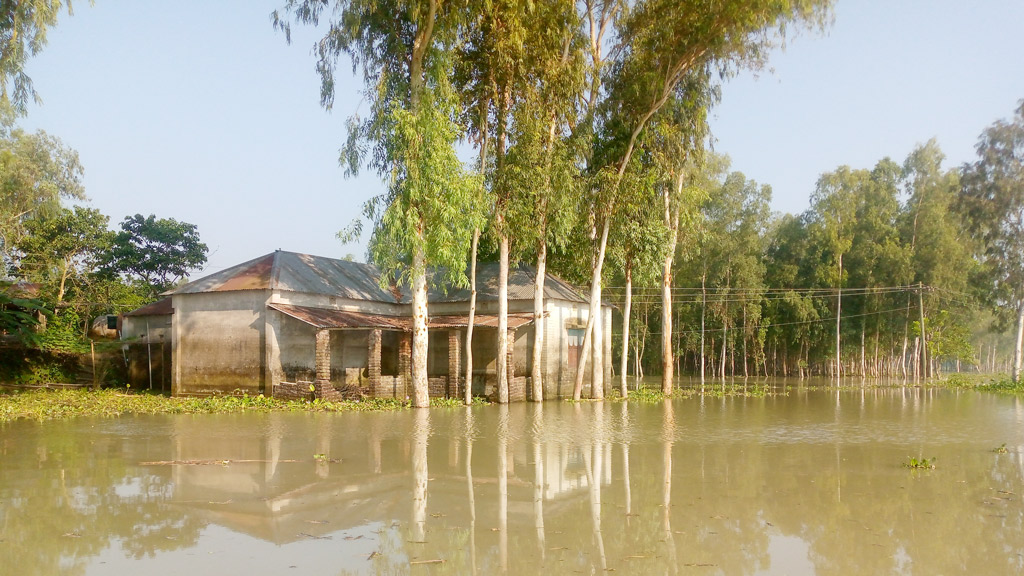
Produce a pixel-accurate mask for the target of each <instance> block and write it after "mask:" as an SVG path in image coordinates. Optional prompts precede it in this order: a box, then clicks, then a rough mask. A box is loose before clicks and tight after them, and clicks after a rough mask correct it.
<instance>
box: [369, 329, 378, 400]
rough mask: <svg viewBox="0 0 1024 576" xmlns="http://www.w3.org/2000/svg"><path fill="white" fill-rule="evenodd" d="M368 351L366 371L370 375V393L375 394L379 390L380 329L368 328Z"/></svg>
mask: <svg viewBox="0 0 1024 576" xmlns="http://www.w3.org/2000/svg"><path fill="white" fill-rule="evenodd" d="M368 340H369V348H370V350H369V352H368V354H367V364H368V366H367V372H368V373H369V377H370V395H371V396H376V395H377V394H378V392H379V391H380V330H379V329H373V330H370V337H369V338H368Z"/></svg>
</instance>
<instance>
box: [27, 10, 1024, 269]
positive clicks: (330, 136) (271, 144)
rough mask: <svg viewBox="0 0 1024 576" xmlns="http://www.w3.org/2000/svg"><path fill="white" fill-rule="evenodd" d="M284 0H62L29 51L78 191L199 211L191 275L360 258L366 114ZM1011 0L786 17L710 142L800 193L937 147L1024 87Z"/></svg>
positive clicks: (367, 181) (718, 113) (970, 131)
mask: <svg viewBox="0 0 1024 576" xmlns="http://www.w3.org/2000/svg"><path fill="white" fill-rule="evenodd" d="M282 4H283V0H216V1H209V0H205V1H204V0H176V1H170V0H167V1H157V0H145V1H140V0H95V4H94V5H92V6H90V5H88V3H86V2H84V1H77V2H75V3H74V5H75V11H74V15H73V16H70V17H67V16H65V17H63V18H62V19H61V20H60V22H59V23H58V25H57V26H56V27H55V28H53V29H52V30H51V31H50V32H49V34H48V41H49V42H48V45H47V46H46V47H45V48H44V49H43V51H42V52H41V53H39V54H38V55H37V56H35V57H34V58H33V59H32V60H31V61H30V62H29V64H28V67H27V69H28V73H29V75H30V76H31V77H32V79H33V82H34V84H35V88H36V90H37V91H38V92H39V94H40V96H41V97H42V99H43V103H42V104H41V105H33V106H31V107H30V109H29V113H28V116H27V117H26V118H25V119H23V121H22V122H21V125H22V126H23V127H25V128H26V129H29V130H45V131H46V132H48V133H50V134H52V135H54V136H57V137H59V138H61V139H62V140H63V141H64V143H65V144H66V145H68V146H70V147H71V148H74V149H75V150H77V151H78V153H79V156H80V160H81V162H82V164H83V165H84V167H85V176H84V184H85V189H86V194H87V195H88V196H89V198H90V201H89V203H88V205H90V206H92V207H94V208H98V209H99V210H100V211H101V212H103V213H104V214H107V215H108V216H109V217H110V220H111V228H112V229H116V228H117V225H118V223H119V222H121V220H123V219H124V218H125V217H126V216H131V215H134V214H143V215H149V214H155V215H156V216H157V217H158V218H174V219H176V220H179V221H184V222H189V223H192V224H195V225H197V227H198V230H199V234H200V236H201V238H202V240H203V241H204V242H205V243H206V244H207V245H208V246H209V248H210V254H209V261H208V263H207V265H206V267H205V268H204V269H203V270H200V271H196V272H194V273H193V274H192V277H193V278H197V277H200V276H203V275H206V274H209V273H213V272H216V271H219V270H222V269H224V268H227V267H229V266H232V265H234V264H238V263H241V262H243V261H246V260H249V259H252V258H256V257H258V256H261V255H263V254H266V253H268V252H272V251H273V250H275V249H282V250H289V251H294V252H303V253H309V254H316V255H321V256H332V257H343V256H346V255H349V254H351V255H354V256H355V257H356V259H359V260H362V259H363V258H364V252H365V240H364V241H363V243H360V244H354V245H347V246H346V245H342V244H341V243H340V242H339V241H338V240H337V238H336V236H335V235H336V233H337V231H338V230H340V229H342V228H343V227H345V226H346V225H348V224H349V223H350V222H351V221H352V220H353V219H354V218H356V217H358V216H359V215H360V207H361V206H362V204H363V202H364V201H365V200H367V199H368V198H370V197H372V196H373V195H376V194H379V193H381V192H382V191H383V189H384V188H383V185H382V183H381V179H380V178H379V177H378V176H377V174H375V173H374V172H373V171H372V170H369V169H364V170H363V171H362V172H361V173H360V175H359V176H357V177H350V178H346V177H345V174H344V171H343V170H342V168H341V167H339V165H338V150H339V148H340V147H341V145H342V143H343V142H344V139H345V126H344V124H345V120H346V119H347V118H348V117H349V116H350V115H352V114H353V113H356V112H361V113H363V114H365V113H366V112H367V111H368V105H367V103H366V102H364V101H363V100H362V98H361V93H362V83H361V80H360V79H358V78H356V77H353V76H350V75H348V72H350V70H351V68H350V67H349V65H348V64H347V61H344V62H343V63H342V64H341V65H340V72H341V75H340V76H339V82H338V86H337V94H336V101H335V103H334V107H333V109H332V110H330V111H328V110H325V109H324V108H323V107H321V106H320V81H319V77H318V76H317V74H316V71H315V69H314V64H315V59H314V56H313V55H312V52H311V48H312V46H313V43H314V42H315V40H316V39H317V38H318V35H317V31H316V30H313V29H310V28H303V27H296V28H295V29H294V30H293V38H292V43H291V45H289V44H288V43H287V42H286V41H285V38H284V35H283V34H282V33H280V32H278V31H275V30H274V29H273V27H272V25H271V21H270V13H271V12H272V11H273V10H274V9H275V8H279V7H280V6H281V5H282ZM1022 31H1024V2H1021V1H1020V0H1012V1H1010V0H978V1H976V2H962V1H960V2H952V1H946V0H933V1H920V0H918V1H910V0H901V1H881V0H877V1H876V0H838V2H837V6H836V10H835V22H834V23H833V25H832V26H831V27H829V29H828V30H827V31H826V32H825V33H818V32H810V31H800V32H797V33H796V34H795V35H792V36H791V37H790V38H789V39H788V41H787V43H786V46H785V48H784V49H779V50H776V51H775V52H774V53H773V54H772V55H771V57H770V59H769V65H768V67H767V68H766V69H764V70H760V71H757V72H756V73H755V72H752V71H743V72H741V73H739V74H738V75H737V76H735V77H733V78H730V79H727V80H726V81H724V83H723V85H722V100H721V102H720V104H719V105H718V106H716V108H715V109H714V110H713V111H712V119H711V130H712V136H713V138H714V144H713V145H714V148H715V150H716V151H717V152H720V153H725V154H728V155H729V156H730V158H731V160H732V163H731V166H732V169H733V170H738V171H740V172H743V173H744V174H746V175H747V177H748V178H751V179H754V180H756V181H757V182H759V183H762V184H768V185H770V186H771V187H772V190H773V198H772V208H773V210H775V211H778V212H789V213H794V214H796V213H800V212H803V211H804V210H805V209H806V208H807V206H808V198H809V197H810V195H811V193H812V192H813V191H814V186H815V182H816V181H817V179H818V177H819V175H821V174H822V173H824V172H828V171H831V170H835V169H836V168H837V167H839V166H842V165H848V166H851V167H853V168H870V167H872V166H874V164H875V163H876V162H878V161H879V160H880V159H882V158H884V157H886V156H888V157H891V158H892V159H894V160H896V161H897V162H902V161H903V159H904V158H906V156H907V155H908V154H909V153H910V152H911V151H912V150H913V149H914V147H915V146H917V145H919V144H923V143H925V142H927V141H928V140H929V139H931V138H935V139H936V140H937V141H938V144H939V146H940V147H941V148H942V150H943V151H944V152H945V154H946V158H947V162H946V166H947V167H956V166H959V165H960V164H962V163H964V162H970V161H972V160H973V159H974V146H975V144H976V143H977V139H978V136H979V135H980V133H981V132H982V130H983V129H984V128H985V127H987V126H989V125H990V124H992V123H993V122H994V121H996V120H998V119H1004V118H1009V117H1010V116H1012V114H1013V110H1014V109H1015V108H1016V106H1017V102H1018V101H1019V100H1021V99H1022V98H1024V32H1022Z"/></svg>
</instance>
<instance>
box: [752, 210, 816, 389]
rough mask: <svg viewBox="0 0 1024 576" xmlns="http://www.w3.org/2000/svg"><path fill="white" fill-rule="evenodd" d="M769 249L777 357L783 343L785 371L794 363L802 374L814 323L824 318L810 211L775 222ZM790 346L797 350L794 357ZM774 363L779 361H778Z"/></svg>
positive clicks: (770, 303) (771, 315)
mask: <svg viewBox="0 0 1024 576" xmlns="http://www.w3.org/2000/svg"><path fill="white" fill-rule="evenodd" d="M771 230H772V231H771V233H770V236H769V240H768V243H767V248H766V251H765V282H766V284H767V285H768V286H769V287H771V290H772V298H771V299H770V300H769V301H768V302H767V305H766V317H767V318H768V319H769V320H770V321H771V324H770V327H769V337H770V338H771V339H772V341H773V348H774V351H773V354H772V356H773V358H778V355H779V350H778V348H779V346H781V347H782V351H781V356H782V374H783V375H784V376H789V375H790V374H791V373H792V370H791V367H790V364H791V360H793V362H792V364H793V367H795V368H796V372H797V373H798V374H799V376H800V377H801V378H803V377H804V372H805V368H807V366H808V364H809V362H808V355H809V353H810V348H811V337H812V331H813V327H814V326H816V325H817V322H818V321H819V320H821V316H820V313H819V310H818V308H817V307H816V306H815V305H814V301H815V298H814V293H813V292H812V289H813V288H814V287H815V286H817V283H816V280H815V275H816V271H815V269H816V267H817V265H818V262H817V259H816V258H815V251H814V249H813V247H812V245H811V242H812V239H811V235H810V231H809V229H808V214H806V213H805V214H804V215H803V216H794V215H791V214H785V215H783V216H782V217H781V218H780V219H779V220H778V221H776V222H775V223H774V224H773V225H772V226H771ZM790 346H793V347H794V348H795V350H796V356H795V357H794V356H793V354H792V353H791V351H790ZM773 364H775V365H776V370H777V365H778V362H777V361H775V362H773Z"/></svg>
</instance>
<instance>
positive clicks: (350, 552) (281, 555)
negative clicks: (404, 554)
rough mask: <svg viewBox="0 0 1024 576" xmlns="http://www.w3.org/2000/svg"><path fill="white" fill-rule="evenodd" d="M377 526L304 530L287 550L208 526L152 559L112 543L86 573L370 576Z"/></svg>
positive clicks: (380, 525) (377, 540)
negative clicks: (191, 542)
mask: <svg viewBox="0 0 1024 576" xmlns="http://www.w3.org/2000/svg"><path fill="white" fill-rule="evenodd" d="M381 530H384V531H385V532H387V531H388V529H387V528H385V527H384V526H383V525H382V524H380V523H376V522H374V523H370V524H367V525H365V526H360V527H358V528H354V529H350V530H342V531H337V532H331V531H330V529H329V525H328V524H324V525H315V524H310V528H309V534H310V536H309V537H305V538H303V539H302V540H299V541H296V542H291V543H288V544H280V545H277V546H267V545H266V542H263V541H262V540H259V539H257V538H253V537H251V536H247V535H245V534H240V533H238V532H234V531H232V530H229V529H227V528H224V527H221V526H217V525H216V524H211V525H208V526H207V527H206V528H204V529H203V530H202V533H201V535H200V538H199V542H198V544H197V545H196V546H195V547H193V548H187V549H184V550H174V551H171V552H167V553H164V554H162V555H161V556H160V557H159V559H157V561H156V562H154V561H153V559H152V558H143V559H138V560H136V559H132V558H130V557H128V555H127V554H126V552H125V550H124V549H123V548H121V546H120V545H119V544H118V543H116V542H115V543H114V544H112V545H111V546H110V547H109V548H108V549H106V550H104V551H103V552H102V553H100V554H99V555H98V556H96V557H95V558H92V559H91V560H90V561H89V566H88V568H87V569H86V573H90V574H91V573H95V574H104V575H110V576H115V575H118V576H119V575H125V576H128V575H138V574H146V575H147V576H157V575H161V574H167V575H175V576H182V575H199V574H225V575H227V574H246V575H262V574H303V575H306V574H339V573H342V574H375V573H376V572H375V568H374V564H373V562H372V560H370V555H371V554H373V553H374V551H376V550H377V549H378V547H379V546H380V534H379V532H380V531H381Z"/></svg>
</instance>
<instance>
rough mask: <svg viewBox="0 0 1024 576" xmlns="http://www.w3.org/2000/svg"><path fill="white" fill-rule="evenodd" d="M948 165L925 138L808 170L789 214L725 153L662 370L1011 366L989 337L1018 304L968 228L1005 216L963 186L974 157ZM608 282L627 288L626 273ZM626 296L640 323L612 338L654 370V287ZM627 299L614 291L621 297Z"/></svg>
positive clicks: (684, 269)
mask: <svg viewBox="0 0 1024 576" xmlns="http://www.w3.org/2000/svg"><path fill="white" fill-rule="evenodd" d="M986 134H987V133H986ZM985 138H986V136H985V135H983V137H982V141H983V142H984V140H985ZM943 160H944V157H943V154H942V152H941V151H940V149H939V147H938V145H937V144H936V143H935V142H934V141H930V142H928V143H926V144H923V145H920V146H918V147H917V148H916V149H915V150H913V151H912V152H911V153H910V154H909V155H908V156H907V158H906V159H905V160H904V161H903V162H902V164H900V163H897V162H894V161H893V160H891V159H888V158H885V159H882V160H880V161H879V162H878V163H877V164H875V166H874V167H872V168H870V169H867V168H863V169H854V168H850V167H848V166H842V167H839V168H837V169H836V170H834V171H832V172H828V173H825V174H822V175H821V176H820V177H819V179H818V182H817V186H816V188H815V190H814V191H813V193H812V194H811V196H810V199H811V202H810V207H809V208H808V209H807V210H806V211H805V212H804V213H803V214H799V215H791V214H772V213H771V211H770V207H769V206H770V200H771V190H770V188H769V187H768V186H765V185H759V184H757V183H756V182H753V181H751V180H749V179H747V178H746V177H745V176H744V175H743V174H742V173H740V172H735V171H732V172H730V171H729V170H728V168H727V162H726V161H725V160H723V159H720V158H719V159H715V160H714V161H712V162H709V163H707V164H706V167H705V170H706V171H709V173H708V174H706V176H705V180H706V182H707V184H705V185H704V186H703V191H704V193H703V194H701V195H700V196H701V198H702V199H701V200H699V201H698V202H697V203H696V204H695V206H696V207H697V208H696V215H695V217H693V218H691V219H690V220H689V221H688V225H687V226H686V227H685V228H684V229H682V230H681V234H682V240H681V242H680V243H679V245H678V246H677V250H676V251H675V254H674V258H673V278H674V281H673V283H672V286H671V307H670V309H671V310H672V313H673V315H674V318H673V322H672V326H674V330H673V331H672V332H671V334H670V338H671V341H672V347H673V348H674V350H675V352H676V353H677V354H679V359H678V361H677V364H676V366H674V367H672V369H673V370H676V371H682V372H685V373H690V374H694V375H697V376H700V377H703V378H711V377H718V378H724V377H733V376H739V377H748V376H749V377H753V376H769V375H779V376H783V375H784V376H807V375H811V374H817V375H829V376H835V375H836V374H839V375H842V376H852V375H858V376H869V377H883V376H884V377H900V378H921V377H929V376H934V375H936V374H938V373H939V372H940V370H942V369H951V370H955V369H959V368H961V367H962V366H964V365H968V366H970V367H972V368H975V369H981V370H995V369H997V368H999V367H1000V366H1002V367H1009V366H1011V365H1012V363H1011V361H1010V360H1011V357H1012V347H1011V346H1008V345H1007V342H1006V339H1005V338H1002V337H1000V335H1001V333H1002V332H1003V330H1004V328H1005V327H1006V326H1007V325H1008V324H1009V323H1012V322H1014V321H1016V319H1017V313H1018V311H1019V309H1020V308H1019V305H1015V304H1013V303H1012V301H1011V298H1012V296H1011V295H1009V294H1005V293H1003V292H1002V290H1004V289H1005V282H1004V281H1002V280H1001V279H1000V275H1003V274H1005V272H1001V270H1002V268H1003V266H1004V263H1000V262H1001V260H1000V258H997V254H995V253H994V252H993V251H992V249H991V242H989V241H987V240H986V238H985V237H984V236H983V235H982V234H979V233H977V227H978V226H979V222H980V223H987V224H989V225H992V224H994V223H995V222H997V221H998V219H999V218H1000V216H999V215H998V214H995V213H993V212H991V210H993V209H994V206H993V205H992V202H994V199H993V198H987V197H984V195H983V194H982V193H981V192H980V191H979V190H978V187H977V185H976V184H973V183H971V179H972V178H975V176H974V174H975V173H976V172H977V171H978V170H984V168H983V167H982V166H981V165H980V163H981V162H983V161H981V160H979V163H973V164H968V165H965V166H961V167H958V168H953V169H946V168H943V166H942V163H943ZM1004 201H1005V200H1004ZM616 274H617V276H616V280H615V281H613V282H614V283H616V284H619V280H620V279H622V280H625V283H626V284H627V285H628V276H629V272H628V271H625V272H623V271H617V272H616ZM619 285H621V284H619ZM636 291H637V293H638V295H637V296H634V297H633V303H632V304H633V307H634V309H639V311H640V317H639V318H632V319H631V324H632V325H631V326H630V327H629V330H628V331H627V330H623V333H624V334H627V337H628V338H629V340H628V345H627V347H626V348H623V350H628V351H629V352H627V354H628V355H631V356H632V361H631V362H630V366H629V371H630V372H632V373H633V374H642V373H643V372H644V371H645V370H646V371H648V372H654V373H658V371H659V370H658V369H659V368H660V367H661V366H660V362H659V360H660V350H658V347H657V346H656V345H652V344H653V343H652V340H656V339H654V338H653V335H655V334H659V333H661V331H662V330H663V328H662V322H661V315H660V311H661V309H662V308H663V306H662V302H661V297H660V294H659V293H658V291H659V288H658V287H657V285H656V279H655V278H650V277H649V276H648V278H647V279H646V282H645V283H644V284H642V285H641V287H640V288H639V289H637V290H636ZM626 294H627V292H626V290H625V288H618V289H617V290H616V291H615V292H614V295H615V296H619V298H617V299H618V301H619V302H624V301H625V299H626V298H625V296H626ZM620 308H622V307H620ZM652 310H653V311H654V313H652ZM630 335H631V336H630ZM1000 362H1002V364H1001V365H1000ZM624 366H625V365H624ZM623 371H625V370H623Z"/></svg>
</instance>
